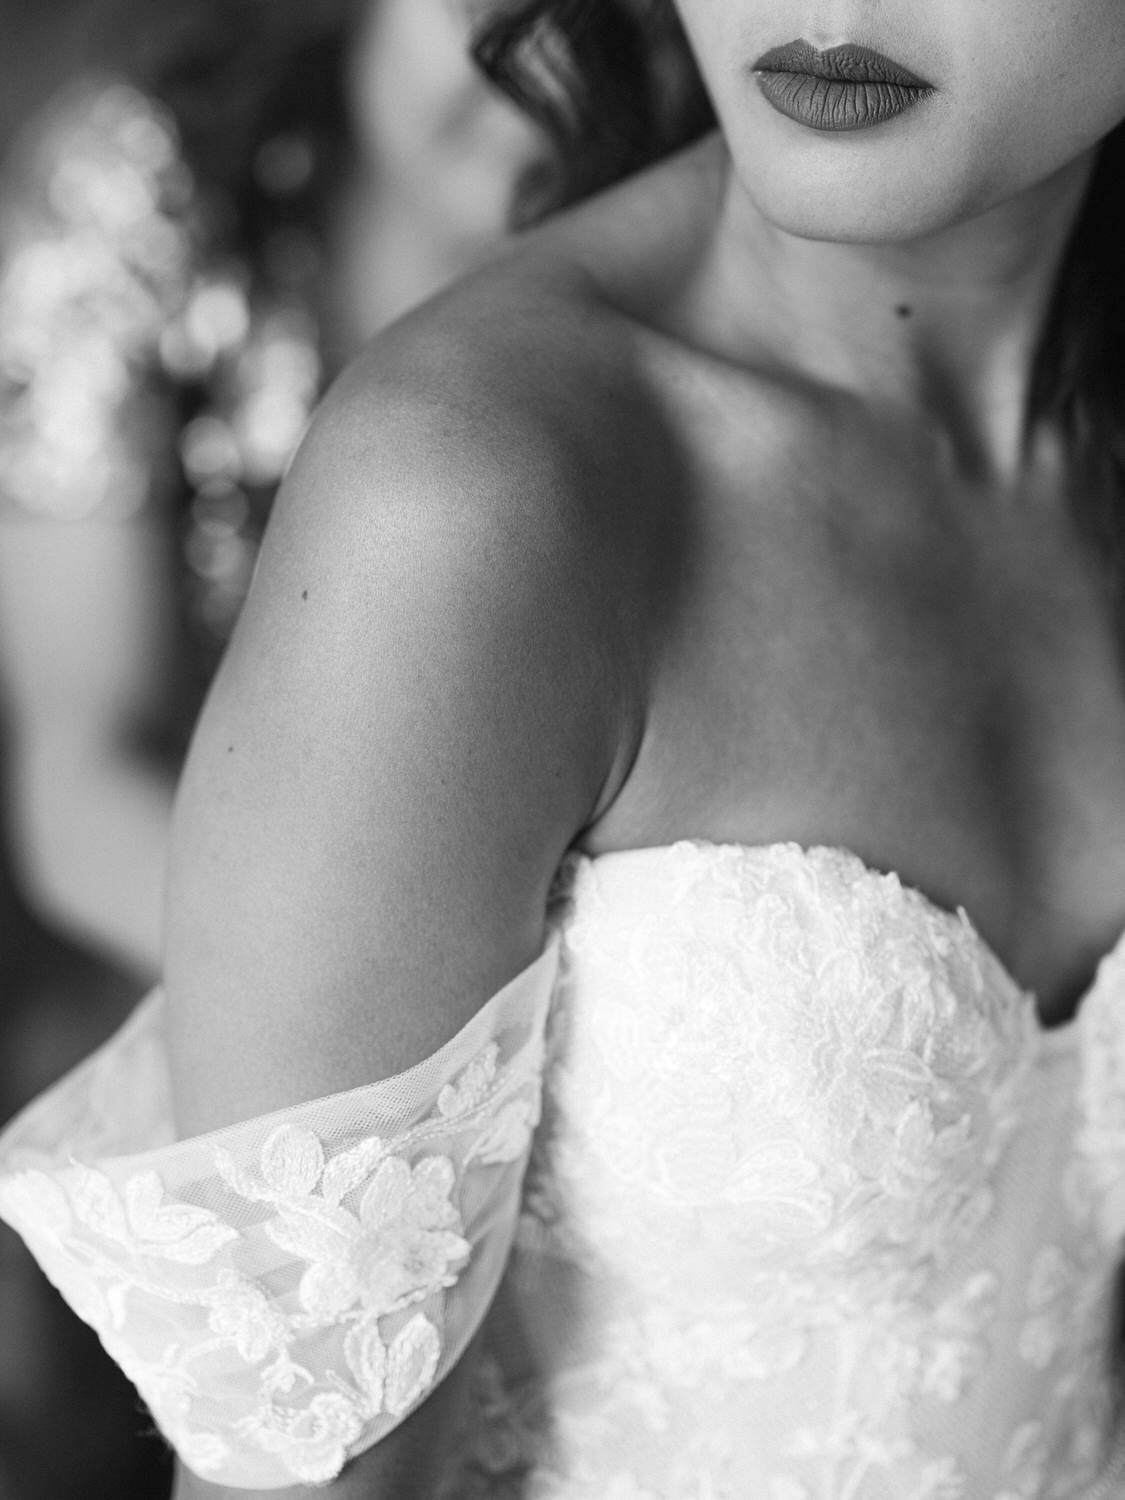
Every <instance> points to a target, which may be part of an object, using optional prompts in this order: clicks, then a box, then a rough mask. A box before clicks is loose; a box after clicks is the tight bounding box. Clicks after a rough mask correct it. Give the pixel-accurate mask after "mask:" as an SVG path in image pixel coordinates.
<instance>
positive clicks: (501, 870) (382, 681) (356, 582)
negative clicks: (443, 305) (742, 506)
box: [166, 386, 627, 1131]
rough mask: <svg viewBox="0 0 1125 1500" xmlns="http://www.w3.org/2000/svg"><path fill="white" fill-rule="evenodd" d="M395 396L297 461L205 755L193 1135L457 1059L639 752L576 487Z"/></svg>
mask: <svg viewBox="0 0 1125 1500" xmlns="http://www.w3.org/2000/svg"><path fill="white" fill-rule="evenodd" d="M380 394H381V396H382V400H381V401H379V402H373V400H372V398H371V396H370V393H369V392H368V391H367V389H366V388H365V387H362V386H361V389H360V393H359V395H355V394H352V395H350V396H347V397H345V398H343V399H341V400H339V401H338V402H337V403H336V408H335V410H333V409H331V408H330V410H329V413H328V415H327V416H326V417H324V418H322V419H321V421H320V422H319V423H318V424H317V427H316V428H315V430H314V433H313V435H312V437H311V439H310V440H309V441H308V442H307V443H306V445H305V448H304V449H303V451H302V453H301V455H299V457H298V460H297V462H296V464H295V465H294V468H293V470H292V472H291V474H290V477H289V480H288V481H287V483H286V485H285V486H284V488H283V492H282V495H281V497H280V500H279V504H278V508H277V511H276V513H275V515H274V517H273V519H272V521H271V527H270V530H269V533H268V535H267V538H266V543H265V546H264V548H263V552H262V557H261V561H260V565H259V573H258V576H257V578H256V580H255V584H254V587H253V589H252V591H251V596H250V599H249V601H248V604H247V607H246V610H245V612H244V615H243V617H242V620H241V621H240V624H239V628H238V630H237V632H236V635H235V638H234V641H233V643H232V646H231V649H230V652H229V654H228V657H227V660H226V662H225V664H224V666H223V669H222V670H221V672H220V675H219V678H218V680H217V682H216V684H215V687H214V689H213V692H212V696H211V699H210V702H209V704H208V706H207V708H206V710H205V712H204V715H203V718H202V721H201V723H200V725H199V727H198V730H197V734H196V738H195V742H194V745H193V748H192V751H191V754H190V756H189V761H188V766H187V770H186V774H185V778H184V781H183V784H182V788H181V793H180V798H179V806H178V812H177V818H176V832H175V836H174V840H173V843H174V849H173V863H172V891H171V902H170V920H169V944H168V953H167V963H166V985H167V989H168V994H169V1001H170V1008H171V1024H172V1041H173V1059H172V1061H173V1073H174V1084H175V1090H176V1096H177V1108H178V1114H179V1124H180V1126H181V1128H182V1129H184V1130H187V1131H198V1130H205V1129H208V1128H211V1127H213V1126H216V1125H220V1124H225V1123H228V1122H230V1121H234V1120H238V1119H240V1118H245V1117H247V1116H250V1115H255V1114H260V1113H262V1112H263V1111H265V1110H269V1109H272V1108H275V1107H280V1106H282V1105H286V1104H291V1103H293V1102H296V1101H298V1100H301V1099H306V1098H312V1097H318V1096H321V1095H324V1094H327V1093H330V1092H334V1091H336V1090H340V1089H345V1088H349V1087H352V1086H357V1085H360V1084H364V1083H367V1082H370V1081H372V1080H374V1079H380V1078H384V1077H387V1076H389V1075H392V1074H394V1073H396V1072H398V1071H401V1070H402V1069H404V1068H406V1067H407V1066H410V1065H412V1064H413V1063H415V1062H417V1061H418V1060H420V1059H421V1058H422V1057H424V1056H427V1055H429V1054H430V1053H432V1052H433V1051H434V1050H435V1049H436V1048H437V1047H438V1046H440V1045H441V1044H442V1043H443V1042H444V1041H445V1040H446V1039H447V1038H448V1037H449V1036H451V1035H452V1034H453V1033H454V1032H455V1031H456V1030H457V1029H458V1028H459V1027H460V1026H461V1025H462V1024H463V1023H464V1022H465V1021H466V1020H467V1019H468V1018H469V1016H470V1015H472V1013H473V1012H474V1011H475V1010H476V1009H477V1008H478V1007H479V1005H480V1004H481V1003H482V1002H483V1000H484V999H485V998H487V997H488V996H489V995H490V994H491V993H493V992H494V991H495V990H497V989H498V988H499V987H500V986H501V985H502V984H503V983H505V982H506V981H507V980H508V979H509V978H511V977H512V975H513V974H514V973H516V972H517V971H518V970H519V969H521V968H522V967H523V966H525V965H526V964H527V963H528V962H529V961H530V960H531V959H532V958H533V957H534V956H535V955H536V953H537V952H538V951H539V949H540V947H541V945H542V941H543V927H544V908H545V902H546V897H547V891H548V887H549V884H550V881H551V878H552V875H553V873H554V870H555V869H556V867H557V865H558V862H559V859H560V858H561V856H562V854H563V853H564V851H565V849H566V848H567V846H568V844H569V843H570V842H571V841H572V840H573V838H574V836H575V834H576V832H577V831H578V830H579V829H580V828H581V827H582V825H583V824H584V823H585V822H586V821H587V819H588V818H589V817H590V815H591V813H592V812H593V810H594V807H595V804H596V803H597V801H598V798H599V796H600V795H601V793H602V790H603V788H604V787H605V785H606V783H607V780H608V779H609V778H610V776H611V774H612V771H613V767H614V764H615V761H616V759H617V758H618V756H619V755H620V752H621V742H622V738H623V735H622V724H623V720H624V717H625V713H624V703H625V699H626V697H627V694H626V692H625V691H624V687H623V682H622V675H623V669H622V664H621V662H622V656H621V652H620V650H619V649H618V646H617V643H616V641H615V636H614V626H613V623H612V619H613V612H612V610H610V609H609V608H608V607H607V604H606V593H607V590H606V588H605V575H604V566H603V564H602V563H601V562H600V561H599V556H598V549H597V547H596V546H595V545H594V544H593V543H592V542H591V540H590V539H589V538H587V537H586V536H585V535H584V534H583V528H582V526H581V525H579V524H576V523H575V521H574V511H573V507H572V506H571V504H570V497H569V496H568V494H567V478H566V476H565V475H561V476H560V474H559V472H558V469H557V466H555V465H553V464H552V463H551V462H549V461H546V460H541V457H536V456H535V455H534V454H531V455H528V454H523V455H515V454H514V453H513V451H512V445H511V444H508V445H507V447H506V448H505V445H504V444H503V442H502V441H500V442H499V443H496V442H493V441H492V439H493V438H495V437H496V434H495V433H492V432H490V431H489V430H488V424H487V421H484V423H483V426H482V424H481V421H480V420H478V418H477V417H475V416H473V415H471V414H466V413H465V412H464V411H461V410H458V409H456V408H454V407H451V406H450V405H449V404H445V405H440V404H438V405H435V404H434V403H432V402H430V401H427V400H424V399H421V400H419V399H414V400H411V399H398V398H397V397H396V396H394V395H393V394H390V395H388V394H386V393H385V392H380ZM498 446H499V447H501V448H504V456H503V457H498V455H497V447H498ZM532 447H534V445H532Z"/></svg>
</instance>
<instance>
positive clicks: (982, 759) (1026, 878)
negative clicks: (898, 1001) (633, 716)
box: [590, 448, 1125, 1011]
mask: <svg viewBox="0 0 1125 1500" xmlns="http://www.w3.org/2000/svg"><path fill="white" fill-rule="evenodd" d="M754 458H755V455H753V454H748V455H746V462H745V463H744V465H743V468H742V471H741V473H739V472H738V471H737V468H736V466H734V465H731V464H730V463H729V462H726V463H724V464H721V465H719V464H716V465H713V466H712V468H711V471H710V473H709V474H708V475H707V477H706V479H705V481H704V482H703V483H702V484H701V486H700V497H699V498H698V500H697V504H696V505H695V507H694V509H693V512H692V515H693V525H692V527H691V529H690V531H689V533H688V543H687V547H686V549H685V550H686V553H687V554H688V556H689V566H688V568H687V569H686V570H685V571H686V573H687V575H688V579H689V581H688V583H687V585H686V586H685V588H684V590H683V592H682V595H681V607H680V609H679V612H678V614H677V617H676V620H675V625H674V628H673V629H672V630H670V631H669V632H668V634H667V636H666V638H665V640H664V643H663V645H662V648H661V652H660V654H659V657H658V658H657V660H656V663H655V667H654V670H653V673H652V677H651V680H650V698H649V704H648V717H647V729H646V735H645V739H644V742H643V743H642V746H641V751H640V754H639V755H638V757H637V760H636V763H635V766H634V770H633V773H632V775H631V777H630V780H629V782H628V783H627V784H626V787H625V788H624V791H623V793H622V795H621V796H620V797H619V798H618V801H617V803H616V804H615V807H614V809H613V811H612V812H611V814H610V816H609V818H607V819H606V820H605V821H604V822H603V824H602V825H601V826H600V828H599V830H598V838H599V840H600V842H598V843H597V844H596V845H594V844H591V845H590V847H592V848H597V849H602V848H612V847H629V846H630V845H634V846H635V845H638V844H644V843H660V842H666V841H668V840H670V839H674V838H676V837H680V836H684V835H686V836H692V835H699V836H703V837H708V838H713V839H716V840H726V839H735V840H739V841H744V842H747V843H768V842H770V841H773V840H776V839H785V838H793V839H796V840H798V841H799V842H802V843H806V844H807V843H830V844H836V845H842V846H844V847H848V848H853V849H857V850H859V851H860V852H862V853H863V854H864V855H865V857H867V858H868V859H869V860H870V861H871V862H872V863H873V864H876V865H878V866H879V867H881V868H887V869H897V870H899V871H900V872H901V873H903V874H904V875H905V876H906V877H907V878H908V879H910V880H911V882H912V883H914V884H916V885H918V886H920V887H921V888H922V889H925V890H926V891H927V892H928V893H930V894H931V895H932V896H933V897H934V898H935V899H936V900H938V901H940V902H941V903H942V904H944V905H947V906H950V907H953V908H955V907H957V906H958V905H964V906H965V907H967V908H968V909H969V910H970V911H971V912H972V913H973V915H974V918H975V919H976V920H978V922H979V923H980V925H981V927H982V929H983V930H984V931H985V933H986V935H987V936H988V937H989V939H990V940H991V941H993V943H994V944H995V946H996V947H997V948H998V949H999V950H1000V951H1001V952H1002V953H1004V954H1005V955H1006V956H1007V957H1009V958H1010V959H1011V961H1012V965H1013V969H1014V971H1015V972H1016V973H1017V974H1019V975H1020V977H1021V978H1023V979H1024V980H1025V981H1027V982H1029V983H1030V982H1032V981H1036V984H1035V987H1036V988H1041V989H1042V991H1043V992H1044V993H1046V994H1047V995H1048V996H1050V997H1052V998H1051V999H1049V1000H1048V1001H1046V1002H1045V1010H1062V1011H1065V1003H1066V1002H1065V1000H1064V999H1063V998H1062V997H1063V996H1065V995H1066V993H1067V992H1076V991H1077V990H1078V988H1079V987H1080V985H1081V983H1082V981H1083V980H1084V979H1085V978H1088V969H1089V967H1090V966H1091V965H1092V964H1093V963H1094V962H1096V959H1097V956H1098V955H1099V954H1100V953H1101V952H1102V951H1104V949H1105V947H1106V946H1107V945H1108V942H1109V941H1112V939H1113V938H1114V937H1115V936H1116V934H1117V932H1118V931H1120V929H1121V926H1122V925H1123V922H1125V670H1123V666H1122V656H1121V649H1120V646H1121V643H1120V641H1119V640H1118V634H1117V632H1118V628H1119V627H1118V621H1117V619H1116V617H1115V606H1114V600H1113V597H1112V591H1111V589H1110V588H1109V587H1108V584H1107V580H1106V575H1105V571H1104V568H1103V565H1102V563H1101V561H1100V559H1099V558H1098V557H1097V555H1096V554H1095V553H1094V552H1093V551H1092V550H1091V548H1090V547H1089V546H1088V545H1087V544H1086V543H1085V542H1084V541H1083V540H1082V538H1081V537H1080V535H1079V534H1078V530H1077V527H1076V526H1075V525H1074V524H1073V523H1072V521H1071V519H1070V517H1069V516H1068V515H1067V513H1066V512H1065V510H1064V508H1063V507H1061V506H1057V505H1056V506H1055V507H1053V508H1050V507H1048V506H1046V505H1044V504H1043V503H1041V497H1033V498H1034V500H1035V502H1036V503H1035V504H1032V503H1031V501H1030V500H1029V503H1028V504H1027V506H1026V507H1025V508H1024V510H1023V511H1022V512H1021V511H1020V510H1019V509H1018V507H1017V506H1016V505H1015V504H1013V505H1011V506H1009V508H1008V509H1007V510H1002V509H1001V508H1000V507H999V506H998V505H996V504H995V503H993V502H994V498H995V497H990V496H987V495H984V494H981V495H972V494H970V493H967V492H966V493H960V494H958V493H952V492H950V490H949V489H948V487H942V486H941V485H939V484H937V483H935V482H934V480H933V478H932V476H927V475H926V474H925V473H922V472H920V471H919V470H918V469H914V470H911V468H910V467H909V466H907V465H903V464H901V463H898V464H896V463H894V462H876V461H872V462H870V463H869V464H867V465H866V466H865V465H863V464H861V463H860V464H857V463H856V462H855V459H854V456H853V455H850V454H848V453H847V452H845V454H844V456H843V458H842V460H841V462H840V463H839V464H835V465H834V464H832V463H831V462H830V461H828V457H827V456H826V455H824V454H823V453H821V454H817V453H816V452H815V451H813V450H812V449H811V448H810V450H809V451H807V452H805V453H803V454H802V455H800V460H799V462H793V463H791V464H789V466H788V467H784V468H782V469H781V470H780V471H778V470H774V471H773V472H768V471H767V472H765V473H762V472H761V470H759V476H758V479H757V481H756V480H755V477H754ZM747 476H749V478H747ZM974 504H976V505H977V509H976V510H974V509H973V508H972V507H973V505H974ZM989 504H991V505H992V508H991V510H988V509H986V508H985V507H986V506H987V505H989Z"/></svg>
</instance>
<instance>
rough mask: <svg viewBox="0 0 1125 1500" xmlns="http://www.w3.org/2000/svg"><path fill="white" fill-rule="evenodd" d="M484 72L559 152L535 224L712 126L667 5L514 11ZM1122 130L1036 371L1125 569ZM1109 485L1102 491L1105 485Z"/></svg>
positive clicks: (1095, 189)
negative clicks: (1088, 468) (1095, 481)
mask: <svg viewBox="0 0 1125 1500" xmlns="http://www.w3.org/2000/svg"><path fill="white" fill-rule="evenodd" d="M474 53H475V56H476V58H477V61H478V63H479V64H480V66H481V67H482V68H483V69H484V71H485V73H486V74H487V76H488V77H489V78H491V79H492V81H493V83H495V84H496V85H497V86H498V87H499V88H501V89H503V90H504V92H505V93H507V94H508V95H510V97H511V98H512V99H514V100H515V101H516V103H517V104H519V105H521V106H522V107H523V108H524V109H525V110H527V112H528V113H529V114H531V115H532V116H533V117H534V118H535V119H536V120H538V121H539V122H540V123H541V124H542V125H543V126H544V127H545V128H546V130H547V131H548V132H549V134H550V136H551V137H552V139H553V140H554V142H555V144H556V147H557V151H558V163H557V166H556V169H555V171H554V173H553V175H552V176H551V178H550V179H549V180H544V179H540V180H538V181H536V182H534V183H532V184H530V185H529V188H530V191H529V193H528V197H527V201H526V202H525V212H526V213H527V214H528V215H530V216H535V215H542V214H543V213H545V212H549V211H551V210H553V209H556V208H559V207H561V206H563V205H564V204H567V203H570V202H573V201H575V200H577V199H579V198H581V197H583V196H585V195H586V194H588V193H590V192H593V191H595V190H596V189H598V188H600V187H604V186H606V185H608V184H609V183H611V182H614V181H615V180H617V179H619V178H621V177H623V176H625V175H626V174H627V173H629V172H631V171H634V170H636V169H637V168H639V167H642V166H645V165H647V164H648V163H650V162H652V161H655V160H656V159H658V158H659V157H661V156H664V155H666V154H667V153H669V152H671V151H674V150H675V149H677V148H678V147H680V146H684V145H687V144H688V143H689V142H690V141H691V140H693V139H694V138H695V137H697V136H699V135H700V134H702V133H703V131H705V130H706V129H708V128H709V127H710V126H711V125H712V124H713V123H714V115H713V112H712V110H711V107H710V105H709V103H708V100H707V97H706V94H705V92H704V89H703V85H702V83H701V81H700V78H699V74H698V72H697V71H696V68H695V64H694V61H693V59H692V56H691V51H690V48H689V46H688V42H687V39H686V37H685V36H684V34H683V31H682V29H681V27H680V26H679V23H678V21H677V19H676V15H675V11H674V8H673V5H672V3H671V0H514V3H511V0H509V3H508V4H507V5H506V6H505V8H504V9H502V10H501V11H500V12H499V14H497V15H495V16H492V17H490V18H489V19H488V21H487V22H486V23H485V25H484V26H483V28H482V30H481V32H480V34H479V35H478V37H477V40H476V43H475V47H474ZM1123 202H1125V125H1121V126H1119V127H1118V128H1117V129H1116V130H1115V131H1114V132H1113V133H1112V134H1111V135H1110V136H1109V137H1108V139H1107V140H1106V141H1105V142H1104V143H1103V145H1102V147H1101V150H1100V153H1099V158H1098V162H1097V165H1096V169H1095V172H1094V176H1093V179H1092V182H1091V184H1090V189H1089V192H1088V195H1087V198H1086V201H1085V204H1084V206H1083V209H1082V212H1081V214H1080V216H1079V219H1078V222H1077V224H1076V226H1075V229H1074V232H1073V235H1072V237H1071V241H1070V244H1069V246H1068V248H1067V251H1066V254H1065V257H1064V261H1063V265H1062V268H1061V271H1060V274H1059V278H1058V283H1057V286H1056V289H1055V294H1054V298H1053V301H1052V304H1051V307H1050V311H1049V314H1048V318H1047V322H1046V326H1045V329H1044V332H1043V336H1042V340H1041V344H1040V348H1039V351H1038V356H1037V358H1036V361H1035V368H1034V372H1033V382H1032V402H1031V414H1032V416H1033V417H1035V418H1039V419H1048V420H1053V421H1055V422H1057V423H1058V424H1059V425H1060V427H1061V428H1062V430H1063V432H1064V433H1065V434H1066V436H1067V438H1068V439H1069V441H1070V442H1071V444H1072V446H1073V447H1074V449H1075V450H1076V451H1078V452H1081V453H1082V455H1083V456H1084V457H1086V458H1087V459H1088V461H1090V462H1091V464H1092V465H1096V466H1097V467H1099V468H1100V469H1101V471H1102V472H1101V476H1100V477H1101V479H1102V483H1101V484H1099V485H1097V486H1095V488H1096V489H1097V490H1098V491H1099V492H1100V493H1101V494H1103V495H1104V494H1105V493H1106V491H1107V489H1108V491H1109V493H1110V494H1111V496H1112V499H1113V502H1114V503H1113V504H1112V505H1111V508H1110V512H1109V513H1105V514H1096V515H1095V514H1090V515H1088V516H1087V517H1086V519H1087V521H1088V522H1089V523H1090V524H1091V525H1092V526H1094V527H1095V528H1096V530H1097V532H1098V534H1099V536H1100V537H1101V539H1102V540H1103V541H1104V542H1106V543H1107V544H1109V545H1110V546H1112V548H1113V550H1114V552H1115V553H1118V554H1120V555H1121V556H1122V557H1125V515H1122V514H1121V512H1122V511H1123V510H1125V506H1123V505H1122V504H1121V501H1122V499H1123V498H1125V207H1123ZM1106 478H1108V479H1109V480H1110V483H1109V484H1108V485H1107V484H1106V483H1105V480H1106Z"/></svg>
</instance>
